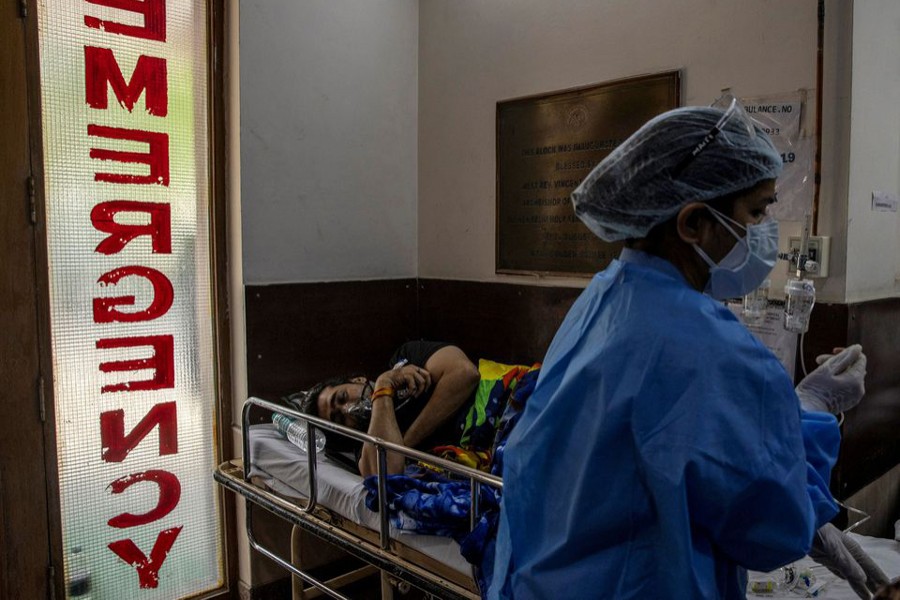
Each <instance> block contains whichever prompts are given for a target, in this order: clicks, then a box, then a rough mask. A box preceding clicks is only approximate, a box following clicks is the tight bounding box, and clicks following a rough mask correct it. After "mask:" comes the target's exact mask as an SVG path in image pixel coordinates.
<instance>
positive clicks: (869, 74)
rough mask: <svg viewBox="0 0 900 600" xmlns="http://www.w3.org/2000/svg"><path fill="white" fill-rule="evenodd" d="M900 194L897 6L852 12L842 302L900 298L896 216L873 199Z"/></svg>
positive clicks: (863, 5)
mask: <svg viewBox="0 0 900 600" xmlns="http://www.w3.org/2000/svg"><path fill="white" fill-rule="evenodd" d="M873 190H880V191H885V192H890V193H892V194H895V195H897V194H900V2H897V1H896V0H863V1H860V0H857V1H856V2H855V3H854V5H853V94H852V109H851V112H850V174H849V195H848V198H847V206H848V219H847V300H848V301H849V302H858V301H863V300H871V299H875V298H884V297H890V296H897V295H898V294H900V219H898V213H894V212H875V211H873V210H872V191H873Z"/></svg>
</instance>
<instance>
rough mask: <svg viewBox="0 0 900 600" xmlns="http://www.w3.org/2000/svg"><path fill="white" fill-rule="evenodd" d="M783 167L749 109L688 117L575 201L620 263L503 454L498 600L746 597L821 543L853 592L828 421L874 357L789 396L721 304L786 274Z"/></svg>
mask: <svg viewBox="0 0 900 600" xmlns="http://www.w3.org/2000/svg"><path fill="white" fill-rule="evenodd" d="M781 168H782V161H781V158H780V156H779V153H778V152H777V151H776V150H775V148H774V147H773V145H772V142H771V140H770V139H769V138H768V137H767V136H766V134H765V133H764V132H763V131H762V130H761V129H759V128H758V127H756V126H755V125H753V123H752V121H751V120H750V119H749V118H748V117H747V115H746V113H744V112H743V109H742V108H741V106H740V104H739V103H737V102H733V103H731V104H727V105H726V108H725V109H718V108H711V107H709V108H707V107H703V108H701V107H687V108H680V109H676V110H673V111H670V112H667V113H665V114H663V115H661V116H659V117H656V118H654V119H653V120H651V121H650V122H648V123H647V124H646V125H644V126H643V127H642V128H641V129H640V130H638V131H637V132H636V133H635V134H634V135H633V136H631V137H630V138H629V139H627V140H626V141H625V142H624V143H623V144H622V145H621V146H619V147H618V148H617V149H616V150H614V151H613V152H612V153H611V154H610V155H609V156H608V157H607V158H606V159H604V160H603V161H602V162H601V163H600V164H599V165H597V167H596V168H595V169H594V170H593V171H592V172H591V173H590V174H589V175H588V177H587V178H586V179H585V180H584V182H583V183H582V184H581V185H580V186H579V187H578V188H577V189H576V190H575V191H574V193H573V195H572V198H573V202H574V205H575V211H576V214H578V216H579V218H581V220H582V221H584V223H585V224H586V225H587V226H588V227H589V228H590V229H591V230H592V231H593V232H594V233H595V234H596V235H598V236H599V237H600V238H602V239H604V240H606V241H610V242H612V241H617V240H625V248H624V250H623V251H622V253H621V255H620V256H619V258H618V260H615V261H613V262H612V264H611V265H610V266H609V267H608V268H607V269H606V270H604V271H602V272H600V273H598V274H597V275H596V276H595V277H594V278H593V280H592V281H591V283H590V285H589V286H588V287H587V289H585V291H584V293H583V294H582V295H581V296H580V297H579V299H578V300H577V301H576V302H575V304H574V305H573V307H572V309H571V310H570V311H569V314H568V316H567V317H566V319H565V321H564V322H563V324H562V326H561V327H560V329H559V331H558V332H557V334H556V337H555V338H554V340H553V343H552V344H551V346H550V349H549V351H548V353H547V356H546V358H545V360H544V363H543V369H542V372H541V376H540V379H539V380H538V383H537V387H536V389H535V391H534V394H533V395H532V397H531V398H530V400H529V402H528V405H527V406H526V408H525V411H524V414H523V415H522V418H521V421H520V422H519V424H518V425H517V426H516V429H515V430H514V431H513V432H512V434H511V436H510V438H509V443H508V445H507V449H506V455H505V463H504V472H503V479H504V493H503V502H502V508H501V516H500V526H499V531H498V539H497V551H496V560H495V562H494V574H493V580H492V584H491V586H490V588H489V594H488V596H489V597H490V598H517V599H531V598H554V599H562V598H566V599H568V598H573V599H585V598H615V599H622V598H642V599H648V598H667V599H668V598H690V599H701V598H729V599H730V598H744V597H745V591H746V585H747V584H746V580H747V578H746V569H752V570H761V571H768V570H771V569H774V568H776V567H778V566H781V565H784V564H786V563H789V562H791V561H793V560H796V559H799V558H800V557H802V556H803V555H804V554H806V553H808V552H809V551H810V549H811V545H812V543H813V539H814V537H815V538H816V539H817V540H818V542H817V546H818V547H819V548H818V549H819V553H820V557H821V560H822V562H823V563H824V564H827V565H828V566H829V567H830V568H832V570H834V571H835V572H837V573H839V574H842V575H844V576H854V577H856V578H857V579H859V577H860V575H859V572H857V571H854V573H853V574H852V575H851V574H850V573H849V571H853V570H854V569H859V565H858V564H856V563H855V562H854V564H853V565H850V562H851V561H852V556H851V557H850V558H848V557H847V556H846V555H847V554H852V553H853V552H852V551H851V550H847V536H844V535H843V534H842V533H841V532H840V531H839V530H837V529H836V528H834V527H833V526H831V525H826V524H827V523H828V521H829V520H830V519H831V518H833V517H834V516H835V514H836V512H837V506H836V505H835V502H834V501H833V499H832V496H831V494H830V493H829V490H828V481H829V476H830V471H831V468H832V466H833V464H834V462H835V460H836V457H837V452H838V446H839V441H840V433H839V429H838V424H837V420H836V419H835V417H834V416H833V414H829V413H837V412H840V411H842V410H847V409H848V408H851V407H852V406H854V405H855V404H856V403H857V402H859V400H860V399H861V397H862V395H863V391H864V389H863V378H864V376H865V355H864V354H862V352H861V349H860V347H859V346H853V347H850V348H847V349H845V350H844V351H843V352H841V353H840V354H838V355H836V356H833V357H830V358H828V360H827V361H826V362H824V364H822V365H821V366H820V367H819V368H818V369H817V370H816V371H814V372H813V373H811V374H810V376H809V377H808V378H807V379H806V380H804V381H803V382H801V384H800V385H799V386H798V388H797V390H796V391H795V390H794V387H793V384H792V382H791V379H790V378H789V377H788V375H787V373H786V372H785V370H784V368H783V367H782V366H781V364H780V363H779V361H778V360H777V359H776V358H775V356H774V355H773V354H772V353H771V352H770V351H769V350H767V349H766V348H765V347H764V346H763V345H762V344H760V343H759V342H758V341H757V340H756V339H755V338H754V336H753V335H751V334H750V333H749V332H748V330H747V329H746V328H745V327H744V326H743V325H742V324H741V323H740V322H739V321H738V320H737V319H735V317H734V316H733V315H732V313H731V312H730V311H729V310H728V309H727V308H726V307H725V306H724V305H723V303H722V302H721V300H723V299H725V298H734V297H740V296H742V295H745V294H747V293H748V292H750V291H751V290H753V289H754V288H756V287H758V286H759V285H760V284H761V283H762V282H763V280H764V279H765V278H766V277H767V276H768V274H769V272H770V271H771V269H772V267H773V266H774V263H775V259H776V252H777V245H778V226H777V223H776V222H774V221H771V220H768V219H767V218H766V207H767V206H768V205H769V204H770V203H772V202H775V199H776V198H775V179H776V177H777V176H778V174H779V172H780V171H781ZM820 358H821V357H820ZM798 396H799V398H798ZM801 405H802V406H801ZM817 530H820V531H821V532H822V533H818V534H817ZM833 555H841V556H833ZM845 559H846V560H845ZM875 569H877V567H875ZM861 570H862V569H860V571H861ZM868 575H869V574H868V573H867V572H865V573H864V574H863V575H862V577H863V581H862V585H863V588H865V584H866V583H867V581H866V579H867V578H868ZM885 580H886V578H885ZM858 583H859V582H858ZM868 583H870V584H871V583H872V582H868Z"/></svg>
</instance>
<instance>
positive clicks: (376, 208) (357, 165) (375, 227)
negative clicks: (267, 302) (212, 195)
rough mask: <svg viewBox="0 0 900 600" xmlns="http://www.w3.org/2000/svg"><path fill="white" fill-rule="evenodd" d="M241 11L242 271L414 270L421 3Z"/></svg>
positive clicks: (273, 278) (294, 4) (263, 0)
mask: <svg viewBox="0 0 900 600" xmlns="http://www.w3.org/2000/svg"><path fill="white" fill-rule="evenodd" d="M240 10H241V12H240V65H241V75H240V76H241V86H240V93H241V204H242V221H243V263H244V264H243V270H244V282H245V283H247V284H267V283H280V282H304V281H332V280H347V279H379V278H395V277H414V276H415V274H416V177H417V164H416V140H417V109H416V103H417V62H416V60H417V59H416V56H417V47H418V3H417V2H416V1H415V0H341V1H339V2H338V1H335V0H302V1H297V0H277V1H276V0H242V1H241V3H240Z"/></svg>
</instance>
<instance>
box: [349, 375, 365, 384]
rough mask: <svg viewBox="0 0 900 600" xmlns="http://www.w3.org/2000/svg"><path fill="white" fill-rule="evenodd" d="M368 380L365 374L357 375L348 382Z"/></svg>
mask: <svg viewBox="0 0 900 600" xmlns="http://www.w3.org/2000/svg"><path fill="white" fill-rule="evenodd" d="M367 381H369V379H368V377H366V376H365V375H359V376H357V377H354V378H353V379H351V380H350V383H366V382H367Z"/></svg>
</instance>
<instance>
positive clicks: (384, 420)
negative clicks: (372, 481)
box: [358, 388, 406, 477]
mask: <svg viewBox="0 0 900 600" xmlns="http://www.w3.org/2000/svg"><path fill="white" fill-rule="evenodd" d="M376 389H378V388H376ZM368 434H369V435H374V436H376V437H380V438H381V439H383V440H387V441H388V442H394V443H395V444H400V445H402V444H403V435H402V434H401V433H400V427H399V426H398V425H397V417H396V415H395V414H394V399H393V398H392V397H391V396H382V397H380V398H376V399H375V400H374V401H372V420H371V421H370V422H369V430H368ZM386 458H387V471H388V475H391V474H394V473H402V472H403V466H404V463H405V462H406V461H405V458H404V456H403V455H402V454H397V453H396V452H388V453H387V455H386ZM358 466H359V472H360V474H361V475H362V476H363V477H368V476H369V475H377V474H378V452H376V450H375V446H373V445H372V444H363V449H362V454H361V455H360V457H359V465H358Z"/></svg>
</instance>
